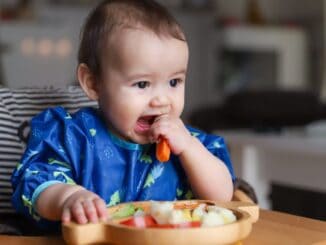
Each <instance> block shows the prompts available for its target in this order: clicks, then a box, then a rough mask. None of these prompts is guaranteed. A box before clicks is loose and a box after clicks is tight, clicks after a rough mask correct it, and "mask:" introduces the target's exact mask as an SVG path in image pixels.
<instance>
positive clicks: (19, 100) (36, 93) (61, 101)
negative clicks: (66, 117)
mask: <svg viewBox="0 0 326 245" xmlns="http://www.w3.org/2000/svg"><path fill="white" fill-rule="evenodd" d="M58 105H60V106H63V107H64V108H66V110H68V111H69V112H74V111H76V110H78V109H79V108H81V107H86V106H91V107H96V106H97V103H96V102H94V101H90V100H89V99H88V98H87V97H86V95H85V94H84V92H83V91H82V90H81V88H80V87H77V86H70V87H68V88H58V89H54V88H25V89H9V88H0V214H8V213H14V210H13V208H12V206H11V201H10V199H11V195H12V189H11V183H10V177H11V174H12V171H13V169H14V168H15V167H16V165H17V163H18V162H19V160H20V158H21V155H22V154H23V151H24V148H25V143H24V140H23V139H22V137H21V135H22V133H21V132H20V131H21V129H22V125H26V122H29V121H30V119H31V118H32V117H33V116H35V115H36V114H38V113H39V112H41V111H42V110H44V109H46V108H48V107H53V106H58ZM25 135H26V132H25Z"/></svg>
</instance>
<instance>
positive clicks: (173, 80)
mask: <svg viewBox="0 0 326 245" xmlns="http://www.w3.org/2000/svg"><path fill="white" fill-rule="evenodd" d="M180 82H181V79H177V78H175V79H171V80H170V82H169V83H170V86H171V87H176V86H177V85H178V83H180Z"/></svg>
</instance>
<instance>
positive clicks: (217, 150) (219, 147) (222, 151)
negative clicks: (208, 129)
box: [188, 127, 235, 182]
mask: <svg viewBox="0 0 326 245" xmlns="http://www.w3.org/2000/svg"><path fill="white" fill-rule="evenodd" d="M188 129H189V131H190V133H191V134H192V135H193V136H194V137H197V138H198V139H199V140H200V141H201V142H202V143H203V145H204V146H205V147H206V149H207V150H208V151H210V152H211V153H212V154H213V155H214V156H216V157H217V158H219V159H220V160H221V161H222V162H223V163H224V164H225V165H226V167H227V168H228V170H229V172H230V174H231V177H232V181H233V182H234V181H235V174H234V171H233V167H232V162H231V159H230V155H229V152H228V149H227V145H226V143H225V141H224V139H223V138H222V137H220V136H217V135H213V134H205V133H203V132H202V131H200V130H198V129H194V128H190V127H188Z"/></svg>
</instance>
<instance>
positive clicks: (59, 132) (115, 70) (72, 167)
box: [12, 0, 234, 227]
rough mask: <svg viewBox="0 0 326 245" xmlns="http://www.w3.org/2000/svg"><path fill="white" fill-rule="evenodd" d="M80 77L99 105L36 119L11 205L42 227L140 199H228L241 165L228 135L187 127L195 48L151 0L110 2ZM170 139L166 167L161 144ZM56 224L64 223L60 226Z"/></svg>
mask: <svg viewBox="0 0 326 245" xmlns="http://www.w3.org/2000/svg"><path fill="white" fill-rule="evenodd" d="M78 59H79V65H78V69H77V76H78V80H79V83H80V85H81V87H82V88H83V90H84V91H85V93H86V94H87V96H88V97H89V98H90V99H92V100H97V101H98V104H99V108H98V109H92V108H83V109H81V110H79V111H78V112H76V113H74V114H72V115H69V114H68V113H67V112H66V111H65V110H64V109H63V108H62V107H56V108H50V109H48V110H46V111H44V112H42V113H41V114H39V115H38V116H36V117H35V118H33V120H32V122H31V134H30V137H29V142H28V145H27V149H26V151H25V153H24V155H23V157H22V160H21V163H20V164H19V165H18V166H17V169H16V170H15V171H14V173H13V176H12V183H13V189H14V195H13V200H12V201H13V205H14V206H15V208H16V209H17V210H18V211H19V212H21V213H24V214H25V215H26V216H28V217H30V218H31V219H32V220H34V221H35V222H36V223H37V224H38V225H39V226H40V227H46V226H47V225H49V224H51V223H52V222H50V221H62V222H70V221H72V220H73V221H75V222H77V223H80V224H84V223H87V222H93V223H96V222H99V221H100V220H105V219H106V218H107V212H106V207H108V206H112V205H115V204H118V203H120V202H128V201H140V200H177V199H191V198H200V199H212V200H218V201H229V200H230V199H231V197H232V194H233V183H232V180H233V179H234V174H233V169H232V166H231V162H230V159H229V155H228V152H227V149H226V146H225V143H224V141H223V139H222V138H221V137H218V136H215V135H209V134H205V133H204V132H202V131H199V130H197V129H194V128H191V127H188V126H185V125H184V123H183V121H182V120H181V119H180V115H181V113H182V111H183V108H184V97H185V84H186V72H187V64H188V45H187V41H186V38H185V35H184V33H183V31H182V29H181V27H180V25H179V24H178V23H177V22H176V20H175V19H174V18H173V17H172V16H171V15H170V14H169V13H168V12H167V10H166V9H165V8H163V7H162V6H161V5H159V4H158V3H156V2H155V1H152V0H107V1H103V2H102V3H100V4H99V5H98V6H97V7H96V8H95V9H94V10H93V11H92V12H91V13H90V15H89V17H88V18H87V20H86V23H85V26H84V29H83V32H82V38H81V43H80V48H79V55H78ZM162 139H164V140H166V142H167V143H168V145H169V147H170V149H171V152H172V155H171V157H170V159H169V160H168V161H167V162H165V163H162V162H160V161H159V160H157V159H156V157H155V146H156V143H157V142H158V141H160V140H162ZM57 224H58V223H57Z"/></svg>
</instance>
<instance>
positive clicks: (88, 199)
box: [61, 189, 107, 224]
mask: <svg viewBox="0 0 326 245" xmlns="http://www.w3.org/2000/svg"><path fill="white" fill-rule="evenodd" d="M106 218H107V211H106V206H105V202H104V201H103V200H102V199H101V198H100V197H99V196H98V195H96V194H95V193H93V192H90V191H88V190H85V189H82V190H78V191H76V192H75V193H73V194H72V195H71V196H69V197H68V198H67V200H66V201H65V202H64V204H63V209H62V216H61V219H62V222H63V223H67V222H70V221H72V220H73V221H75V222H77V223H79V224H85V223H88V222H91V223H97V222H98V221H99V220H102V221H104V220H105V219H106Z"/></svg>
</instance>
